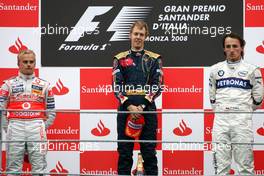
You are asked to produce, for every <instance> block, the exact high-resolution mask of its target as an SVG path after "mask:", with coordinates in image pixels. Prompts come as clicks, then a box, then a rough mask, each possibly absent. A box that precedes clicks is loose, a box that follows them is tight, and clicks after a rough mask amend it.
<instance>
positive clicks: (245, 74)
mask: <svg viewBox="0 0 264 176" xmlns="http://www.w3.org/2000/svg"><path fill="white" fill-rule="evenodd" d="M247 74H248V72H247V71H240V72H238V75H239V76H241V77H245V76H247Z"/></svg>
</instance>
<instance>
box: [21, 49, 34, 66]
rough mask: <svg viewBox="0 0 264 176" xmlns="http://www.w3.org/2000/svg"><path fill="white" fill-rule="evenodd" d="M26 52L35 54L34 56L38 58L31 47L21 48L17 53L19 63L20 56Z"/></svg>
mask: <svg viewBox="0 0 264 176" xmlns="http://www.w3.org/2000/svg"><path fill="white" fill-rule="evenodd" d="M25 54H33V56H34V57H35V58H36V54H35V52H34V51H33V50H30V49H26V50H21V51H19V53H18V55H17V64H19V60H20V57H21V56H23V55H25Z"/></svg>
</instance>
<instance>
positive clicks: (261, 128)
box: [257, 123, 264, 136]
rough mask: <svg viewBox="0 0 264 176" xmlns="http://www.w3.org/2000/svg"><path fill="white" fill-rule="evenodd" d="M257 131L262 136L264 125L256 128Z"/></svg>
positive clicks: (263, 134)
mask: <svg viewBox="0 0 264 176" xmlns="http://www.w3.org/2000/svg"><path fill="white" fill-rule="evenodd" d="M263 126H264V123H263ZM257 133H258V134H259V135H261V136H264V127H260V128H259V129H258V130H257Z"/></svg>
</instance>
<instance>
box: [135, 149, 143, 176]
mask: <svg viewBox="0 0 264 176" xmlns="http://www.w3.org/2000/svg"><path fill="white" fill-rule="evenodd" d="M135 175H136V176H142V175H144V166H143V158H142V155H141V153H138V160H137V168H136V174H135Z"/></svg>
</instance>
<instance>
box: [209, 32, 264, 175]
mask: <svg viewBox="0 0 264 176" xmlns="http://www.w3.org/2000/svg"><path fill="white" fill-rule="evenodd" d="M244 46H245V41H244V40H243V39H242V38H241V37H240V36H238V35H237V34H234V33H231V34H228V35H226V36H224V38H223V49H224V54H225V56H226V60H225V61H223V62H219V63H217V64H215V65H213V66H212V67H211V73H210V80H209V81H210V83H209V85H210V88H209V94H210V101H211V105H212V108H213V110H214V111H215V119H214V124H213V136H212V138H213V139H212V140H213V143H214V145H213V155H214V166H215V174H217V175H228V174H229V171H230V169H231V162H232V154H233V156H234V160H235V162H236V163H237V166H238V167H237V168H238V172H239V174H241V175H254V158H253V147H252V145H250V144H251V143H252V142H253V129H252V112H253V111H254V110H255V109H256V108H257V107H258V106H260V105H261V103H262V99H263V81H262V76H261V72H260V69H259V68H258V67H256V66H254V65H251V64H248V63H246V62H245V61H244V60H243V55H244ZM217 112H219V113H217ZM228 112H229V113H228ZM231 112H232V113H231ZM243 112H244V113H243ZM228 143H229V144H228ZM230 143H234V144H232V145H230ZM235 143H240V145H239V144H235ZM243 143H244V144H243ZM245 143H248V145H247V144H245Z"/></svg>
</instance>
